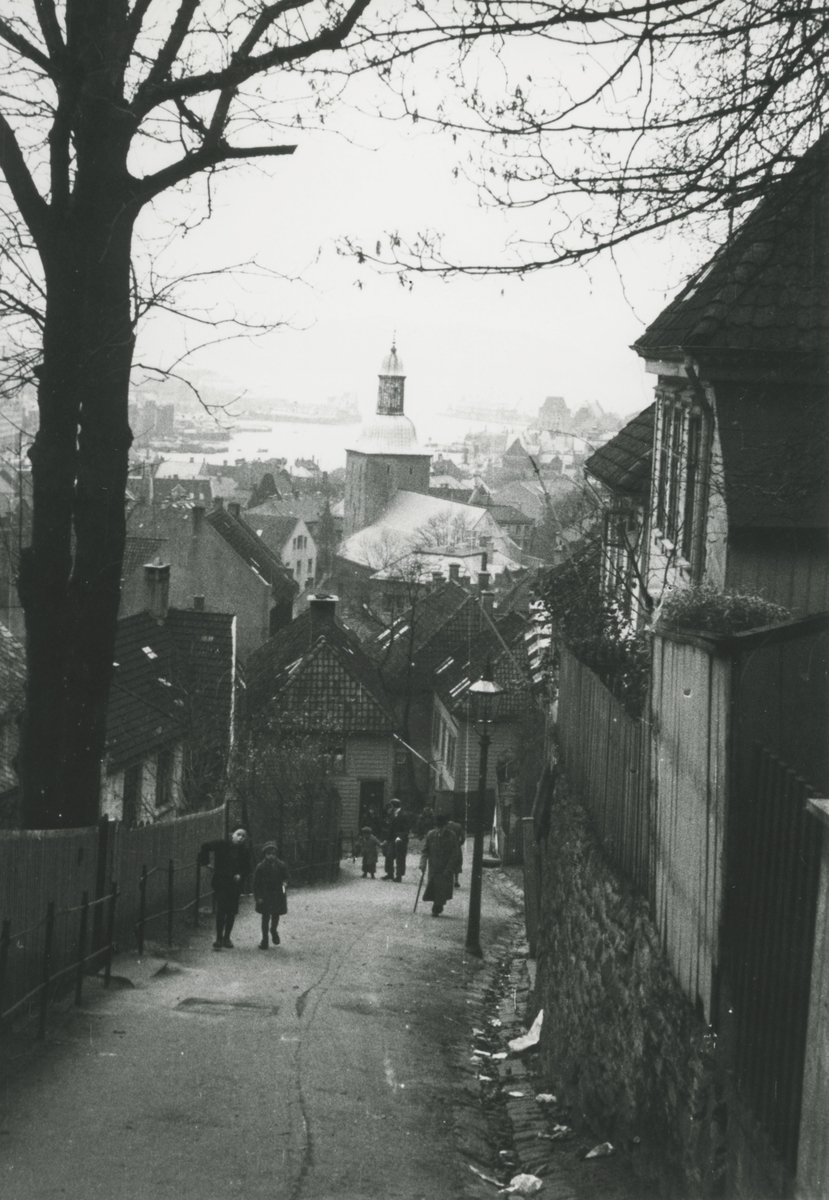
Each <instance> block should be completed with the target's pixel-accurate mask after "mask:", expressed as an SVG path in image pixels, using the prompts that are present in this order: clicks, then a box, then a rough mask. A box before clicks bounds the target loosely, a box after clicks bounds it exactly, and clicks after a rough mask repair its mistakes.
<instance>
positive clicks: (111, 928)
mask: <svg viewBox="0 0 829 1200" xmlns="http://www.w3.org/2000/svg"><path fill="white" fill-rule="evenodd" d="M110 887H111V888H112V890H111V892H110V894H109V905H108V908H109V915H108V920H107V956H106V965H105V966H104V987H109V977H110V974H111V972H112V943H113V939H114V937H115V901H116V900H117V899H118V884H117V883H116V882H115V880H114V879H113V880H112V883H111V884H110Z"/></svg>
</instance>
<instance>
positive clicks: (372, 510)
mask: <svg viewBox="0 0 829 1200" xmlns="http://www.w3.org/2000/svg"><path fill="white" fill-rule="evenodd" d="M405 384H406V375H405V372H404V370H403V363H402V362H401V360H400V356H399V355H398V353H397V346H396V345H395V343H394V342H392V347H391V351H390V352H389V354H387V355H386V357H385V358H384V359H383V365H382V367H381V368H380V375H379V386H378V389H377V412H376V415H375V416H374V417H373V418H372V419H371V420H370V421H368V422H366V424H365V425H364V426H363V428H362V430H361V431H360V436H359V437H358V438H357V441H356V442H355V444H354V446H353V448H350V449H347V450H346V459H345V512H344V518H343V536H344V537H350V536H351V534H352V533H356V532H357V530H358V529H365V527H366V525H371V524H372V523H373V522H374V521H376V520H377V518H378V517H379V516H380V515H381V513H382V512H383V511H384V509H385V508H386V507H387V505H388V504H389V502H390V501H391V499H392V497H393V496H394V495H395V494H396V493H397V492H399V491H409V492H420V493H421V494H422V495H428V493H429V465H430V462H431V455H430V454H427V453H426V451H425V450H423V448H422V447H421V446H420V445H419V444H418V440H417V433H416V432H415V427H414V425H413V424H412V422H411V421H410V420H409V418H408V417H407V416H406V415H405V413H404V412H403V392H404V388H405Z"/></svg>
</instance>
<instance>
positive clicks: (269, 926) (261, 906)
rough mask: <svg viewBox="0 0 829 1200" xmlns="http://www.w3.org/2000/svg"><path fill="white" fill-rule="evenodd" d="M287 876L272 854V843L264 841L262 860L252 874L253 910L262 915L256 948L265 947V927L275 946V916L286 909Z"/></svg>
mask: <svg viewBox="0 0 829 1200" xmlns="http://www.w3.org/2000/svg"><path fill="white" fill-rule="evenodd" d="M287 879H288V868H287V867H286V866H285V864H284V862H283V861H282V859H281V858H277V856H276V843H275V842H266V843H265V845H264V846H263V847H262V861H261V862H260V863H259V866H258V867H257V868H256V870H255V871H254V873H253V899H254V902H255V904H256V911H257V912H258V913H261V914H262V941H261V942H260V943H259V949H260V950H267V949H268V931H269V930H270V935H271V939H272V941H273V944H274V946H278V945H279V942H280V937H279V918H280V917H282V916H284V915H285V913H286V912H287V911H288V895H287V892H286V888H285V884H286V882H287Z"/></svg>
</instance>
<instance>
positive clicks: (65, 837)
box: [0, 808, 224, 1017]
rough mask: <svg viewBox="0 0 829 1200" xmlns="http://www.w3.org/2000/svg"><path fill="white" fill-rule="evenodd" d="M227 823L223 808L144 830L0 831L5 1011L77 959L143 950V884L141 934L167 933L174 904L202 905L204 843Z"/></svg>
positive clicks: (0, 991) (0, 1003) (0, 981)
mask: <svg viewBox="0 0 829 1200" xmlns="http://www.w3.org/2000/svg"><path fill="white" fill-rule="evenodd" d="M223 829H224V810H223V809H221V808H219V809H214V810H213V811H212V812H207V813H194V814H192V815H190V816H187V817H181V818H179V819H177V820H175V821H169V822H164V823H162V824H158V825H149V826H141V827H138V828H129V827H126V826H123V825H120V824H115V823H110V822H106V821H104V822H102V823H101V824H100V825H99V826H97V827H93V828H88V829H55V830H38V831H29V830H0V930H2V935H1V936H0V940H1V941H2V945H0V1017H4V1016H8V1015H10V1014H11V1013H12V1012H14V1011H16V1010H17V1009H18V1008H19V1007H20V1006H21V1004H23V1003H24V1002H25V1001H26V999H27V998H29V997H31V996H33V995H37V994H40V993H45V992H46V990H47V987H48V986H49V985H51V984H54V983H55V982H56V980H57V979H58V978H59V977H65V976H66V975H67V974H69V973H70V972H71V971H74V970H75V969H76V968H77V966H78V963H79V961H82V960H84V959H86V960H87V961H88V964H91V965H95V964H96V963H97V962H99V961H100V958H101V955H102V954H104V953H105V951H106V950H107V947H108V946H109V947H111V946H113V945H115V946H117V947H118V948H120V949H132V948H133V947H135V946H136V945H137V943H138V938H139V930H138V923H139V915H140V913H141V902H142V900H141V897H142V890H143V892H144V896H145V907H144V912H143V916H144V929H143V931H144V932H146V934H147V936H148V937H152V938H159V939H162V938H163V937H164V936H165V934H166V933H167V931H168V928H169V925H167V926H165V924H164V919H165V918H166V919H167V921H168V923H169V921H170V919H171V917H170V915H169V914H170V910H171V908H172V912H173V913H175V912H183V911H186V910H191V911H192V908H193V906H194V904H195V899H196V888H197V884H196V868H195V863H196V855H197V852H198V848H199V846H200V845H201V843H202V842H203V841H209V840H211V839H214V838H219V837H221V836H222V833H223ZM144 868H146V872H144V871H143V869H144ZM142 874H145V876H146V879H147V883H146V886H145V887H144V888H143V889H142V882H141V881H142ZM113 881H114V882H115V883H116V884H117V903H115V904H114V905H113V902H112V899H111V897H112V882H113ZM151 881H152V882H151ZM84 897H86V903H84ZM171 899H172V905H171V903H170V901H171ZM156 923H159V924H158V926H156ZM156 927H157V928H158V932H157V933H156Z"/></svg>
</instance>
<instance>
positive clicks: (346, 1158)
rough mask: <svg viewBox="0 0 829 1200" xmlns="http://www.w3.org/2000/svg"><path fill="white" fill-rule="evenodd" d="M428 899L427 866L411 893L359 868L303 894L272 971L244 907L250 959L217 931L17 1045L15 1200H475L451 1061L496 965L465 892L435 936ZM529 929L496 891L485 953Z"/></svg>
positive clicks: (133, 965)
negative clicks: (467, 1177) (468, 1193)
mask: <svg viewBox="0 0 829 1200" xmlns="http://www.w3.org/2000/svg"><path fill="white" fill-rule="evenodd" d="M415 886H416V870H415V860H414V858H413V856H412V857H411V858H410V865H409V874H408V876H407V878H406V880H405V881H404V883H403V884H401V885H395V884H392V883H385V882H381V881H380V880H379V879H378V880H375V881H371V880H363V879H361V878H360V873H359V870H358V868H357V867H356V866H355V865H353V864H351V863H346V864H344V870H343V874H342V878H341V879H340V880H339V881H338V882H337V883H336V884H332V885H327V886H320V887H316V888H313V889H304V890H298V891H295V892H293V893H292V894H291V897H290V912H289V914H288V916H287V917H285V918H284V919H283V922H282V926H281V932H282V934H283V944H282V946H280V947H279V948H278V949H272V950H269V951H268V952H267V953H265V952H262V951H260V950H259V949H258V948H257V943H258V940H259V929H258V918H257V917H256V916H255V914H254V913H253V912H252V906H251V903H250V901H249V900H248V901H245V902H243V904H244V907H243V911H242V914H241V915H240V918H239V920H238V922H237V925H236V929H235V930H234V941H235V943H236V948H235V949H234V950H232V951H228V950H225V951H222V952H221V953H215V952H213V950H212V949H211V941H212V934H211V931H210V930H209V928H207V925H205V926H204V927H203V928H202V931H201V932H200V933H198V934H195V935H194V936H193V937H192V938H191V939H190V941H189V944H188V945H186V946H184V947H182V948H181V949H180V950H179V951H178V952H177V953H176V954H175V955H173V956H166V955H165V958H161V959H158V958H156V959H150V960H147V959H145V960H144V961H143V962H140V963H139V962H137V961H136V960H135V959H130V960H128V961H126V956H124V957H122V958H121V959H120V960H117V961H116V965H115V970H116V972H117V973H119V974H121V975H123V976H126V977H127V978H129V979H131V981H132V983H133V985H134V986H125V987H122V988H120V989H115V988H113V989H112V990H111V991H110V992H109V993H104V992H102V991H101V990H99V985H98V984H97V982H95V981H92V982H91V983H90V984H89V985H88V988H87V993H86V998H85V1003H84V1006H83V1008H82V1009H80V1010H78V1009H75V1010H72V1011H71V1012H69V1013H67V1014H66V1015H65V1016H64V1017H62V1018H61V1019H60V1020H54V1021H52V1022H51V1025H50V1034H49V1036H48V1038H47V1040H46V1042H45V1043H40V1044H38V1043H26V1042H24V1041H22V1040H21V1039H20V1038H19V1037H18V1038H16V1039H15V1040H14V1042H13V1044H7V1051H8V1053H7V1055H6V1059H7V1063H8V1060H12V1061H11V1062H10V1063H8V1065H9V1070H8V1071H7V1072H6V1077H5V1081H4V1083H3V1086H2V1092H0V1194H2V1195H3V1197H4V1200H48V1198H50V1197H57V1196H65V1197H70V1198H73V1200H95V1198H97V1197H101V1198H104V1197H106V1198H107V1200H120V1198H122V1197H123V1198H124V1200H126V1198H127V1197H129V1198H130V1200H145V1198H146V1200H150V1198H152V1200H168V1198H169V1200H173V1198H175V1200H190V1198H191V1197H193V1198H195V1197H198V1198H199V1200H225V1198H226V1197H233V1196H244V1197H246V1198H248V1200H257V1198H259V1197H265V1196H267V1197H268V1198H269V1200H273V1198H274V1197H278V1198H279V1200H283V1198H284V1200H327V1198H328V1197H332V1198H333V1197H337V1200H370V1198H371V1197H375V1196H376V1197H381V1196H382V1197H394V1198H395V1200H421V1198H423V1200H426V1198H427V1197H428V1200H448V1198H450V1197H456V1196H458V1195H459V1178H460V1172H461V1167H460V1166H459V1164H458V1163H457V1156H456V1154H455V1151H454V1146H453V1141H452V1116H451V1089H452V1071H451V1066H450V1061H449V1058H448V1056H447V1054H446V1053H445V1049H446V1045H447V1044H448V1043H449V1042H452V1041H456V1040H457V1037H458V1031H459V1030H460V1029H462V1028H463V1026H464V1024H465V1022H466V1020H467V1008H466V1006H467V1003H468V992H465V991H464V984H465V982H467V980H468V977H469V976H470V975H472V974H475V973H476V972H477V971H478V970H480V964H479V963H477V961H475V960H472V961H471V962H470V961H468V960H467V959H466V958H465V956H464V952H463V940H464V928H465V919H466V897H467V893H466V891H461V892H460V893H459V894H458V896H457V898H456V899H455V900H454V901H453V902H452V903H451V904H450V905H449V906H448V907H447V910H446V913H445V914H444V916H442V917H441V918H439V919H438V920H435V919H433V918H432V917H431V916H430V915H429V909H428V906H426V907H425V908H421V909H419V910H418V913H417V914H416V915H413V913H412V906H413V903H414V897H415ZM513 913H514V904H513V905H512V906H511V905H510V902H509V899H508V898H505V897H504V896H503V895H502V894H499V893H498V892H497V890H496V889H493V888H491V887H487V886H485V889H484V919H483V931H482V938H483V941H484V944H486V943H487V941H488V940H490V939H491V940H492V941H494V940H495V939H496V938H497V937H498V936H499V933H500V932H501V931H502V930H503V929H504V928H505V926H506V924H507V922H508V920H509V918H510V916H511V915H512V914H513ZM165 960H166V961H167V965H166V966H164V962H165ZM159 970H160V973H156V972H159Z"/></svg>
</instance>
